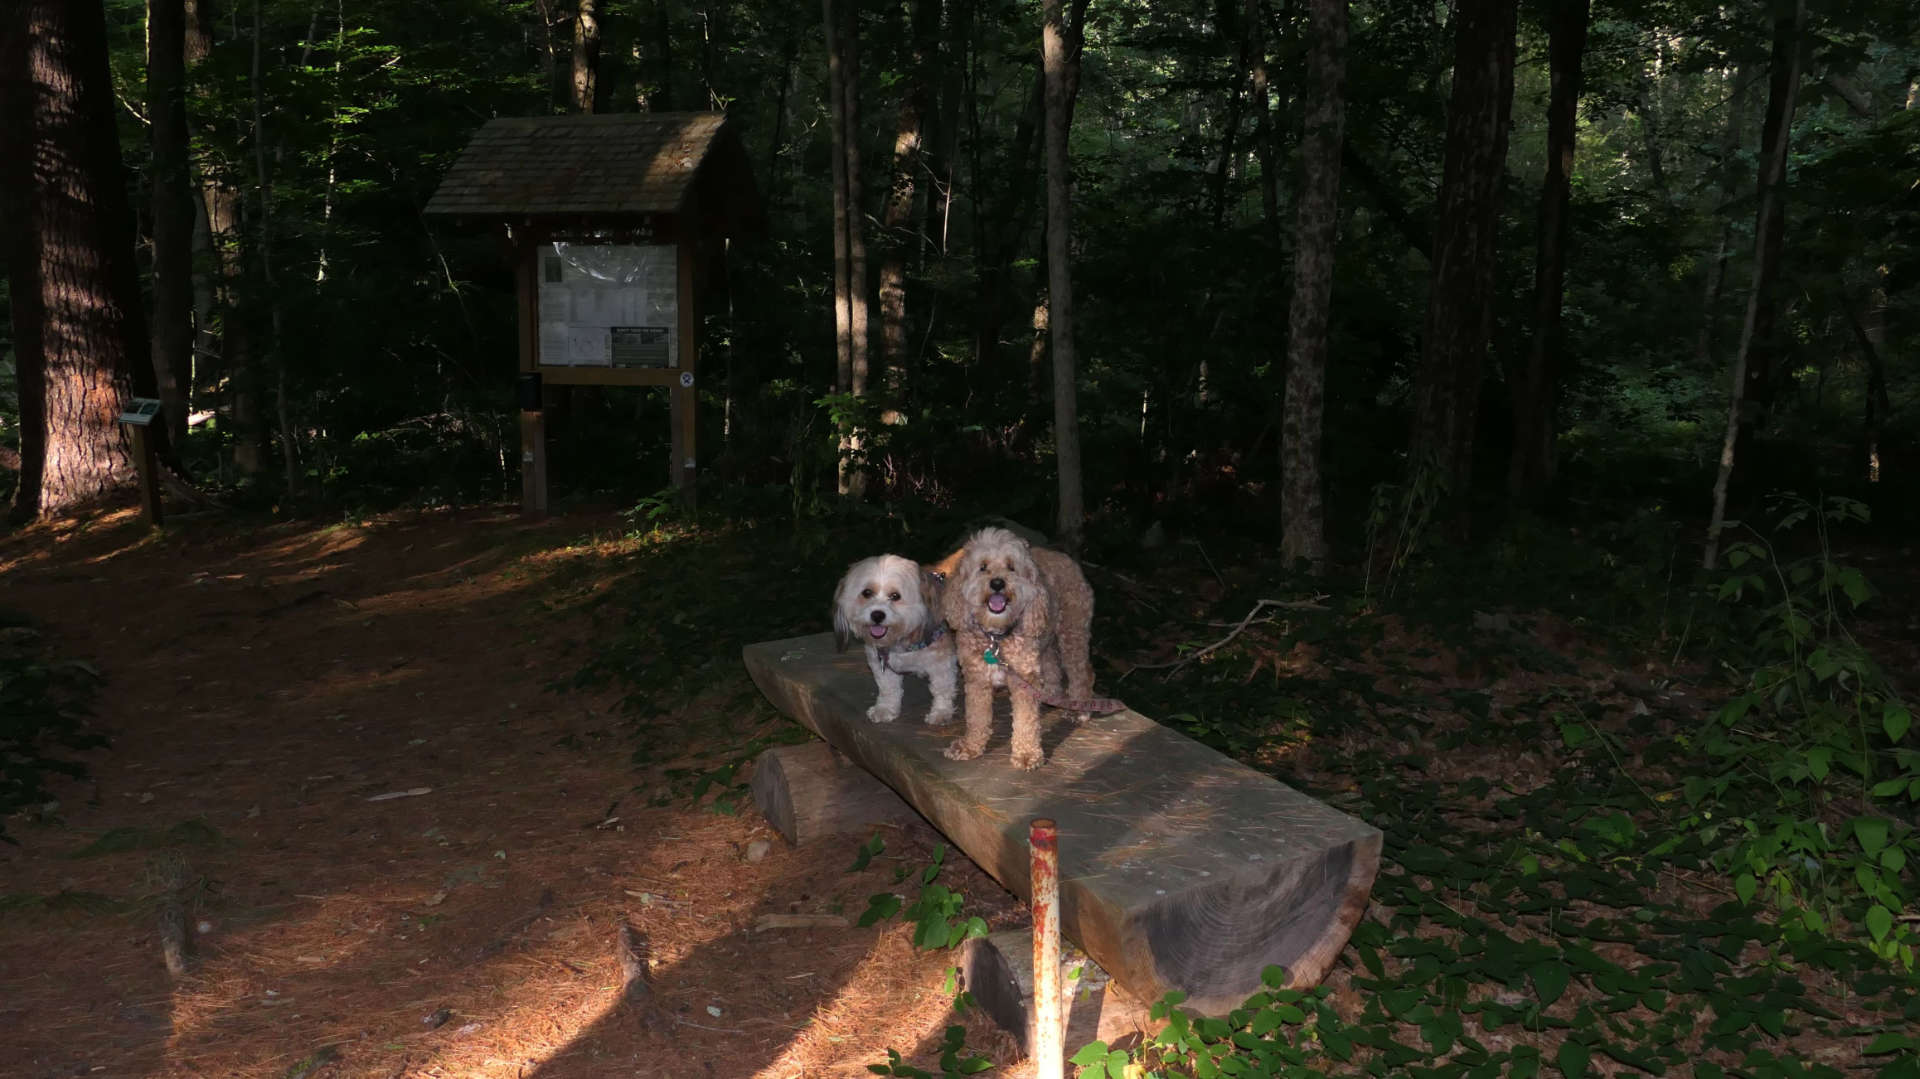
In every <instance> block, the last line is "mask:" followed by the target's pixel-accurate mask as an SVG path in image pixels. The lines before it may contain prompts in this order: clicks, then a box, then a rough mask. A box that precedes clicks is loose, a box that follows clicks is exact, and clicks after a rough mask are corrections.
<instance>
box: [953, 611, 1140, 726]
mask: <svg viewBox="0 0 1920 1079" xmlns="http://www.w3.org/2000/svg"><path fill="white" fill-rule="evenodd" d="M974 628H975V629H978V630H980V632H981V633H983V634H985V635H986V638H987V650H986V651H985V652H984V653H982V654H981V657H980V658H981V659H984V660H986V662H987V666H989V667H999V668H1001V669H1003V670H1005V671H1006V672H1007V683H1008V685H1010V686H1018V687H1019V688H1021V689H1024V690H1026V691H1027V692H1028V693H1031V694H1032V695H1033V696H1035V697H1037V698H1039V700H1040V703H1042V704H1045V705H1049V706H1051V707H1054V708H1059V709H1062V710H1064V711H1068V712H1086V713H1088V714H1090V715H1096V716H1106V715H1112V714H1113V713H1115V712H1124V711H1126V710H1127V706H1126V704H1125V703H1124V702H1122V701H1119V700H1116V699H1114V698H1112V697H1087V698H1084V699H1076V698H1073V697H1063V696H1060V695H1059V694H1048V693H1042V692H1040V690H1039V688H1038V687H1037V686H1035V685H1034V684H1033V683H1031V682H1028V681H1027V680H1026V679H1024V678H1022V677H1020V676H1019V675H1018V674H1016V673H1014V670H1013V667H1012V665H1011V664H1005V663H1001V662H1000V638H1002V637H1004V636H1006V634H1004V633H993V632H990V631H988V630H986V629H983V628H981V626H980V624H979V623H977V622H976V623H974Z"/></svg>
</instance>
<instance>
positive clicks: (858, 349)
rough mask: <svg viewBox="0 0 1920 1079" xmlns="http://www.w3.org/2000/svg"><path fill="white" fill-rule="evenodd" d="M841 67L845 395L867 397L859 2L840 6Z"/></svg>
mask: <svg viewBox="0 0 1920 1079" xmlns="http://www.w3.org/2000/svg"><path fill="white" fill-rule="evenodd" d="M839 13H840V65H841V68H842V69H843V71H844V77H843V78H842V79H841V81H840V91H841V93H842V94H843V95H845V105H844V106H843V108H844V110H845V125H846V139H845V141H844V143H843V148H844V150H845V153H846V155H847V311H848V316H849V319H850V324H849V326H848V330H847V344H848V351H849V353H850V358H851V360H852V364H853V370H852V372H851V374H852V377H851V379H850V381H849V382H848V384H847V388H848V391H849V392H850V393H852V394H854V395H855V396H856V397H858V396H864V395H865V394H866V392H867V376H868V373H869V367H868V358H867V342H868V337H869V330H870V327H871V325H872V319H871V317H870V314H869V312H868V310H867V229H866V209H865V207H866V188H865V186H864V182H863V181H864V176H863V175H862V165H861V163H860V0H840V7H839Z"/></svg>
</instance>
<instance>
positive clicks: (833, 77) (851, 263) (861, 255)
mask: <svg viewBox="0 0 1920 1079" xmlns="http://www.w3.org/2000/svg"><path fill="white" fill-rule="evenodd" d="M858 3H859V0H821V18H822V22H823V24H824V27H825V31H826V35H827V85H828V94H829V96H830V97H831V98H832V101H830V102H829V114H830V117H831V121H832V122H831V128H832V136H833V147H832V156H833V162H832V164H833V183H834V200H833V226H834V244H833V250H834V275H833V283H834V304H833V307H834V336H835V388H836V389H838V390H839V391H840V392H841V393H846V394H851V395H853V396H855V397H860V396H864V395H865V394H866V392H867V325H868V317H867V299H866V291H867V246H866V236H865V229H864V227H863V220H862V216H863V215H862V213H861V185H860V107H859V101H860V67H859V59H858V52H859V37H858V35H859V26H860V23H859V9H858ZM861 445H862V440H861V434H860V432H859V431H858V430H845V431H842V432H841V433H840V465H839V482H838V489H839V492H840V493H841V494H843V495H854V496H856V497H857V496H858V495H860V494H861V493H862V492H863V491H864V489H865V475H864V471H863V470H862V469H860V468H859V467H857V465H856V462H855V459H856V458H857V457H858V456H859V453H860V450H861Z"/></svg>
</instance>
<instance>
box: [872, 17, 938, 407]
mask: <svg viewBox="0 0 1920 1079" xmlns="http://www.w3.org/2000/svg"><path fill="white" fill-rule="evenodd" d="M912 23H913V25H912V36H913V54H914V59H913V71H912V73H911V74H910V75H909V80H910V81H909V84H908V86H907V89H906V93H904V94H902V95H901V98H900V116H899V122H898V124H897V130H896V132H895V134H894V139H893V185H892V187H891V188H889V189H888V191H887V202H886V207H885V209H884V210H883V211H882V213H881V218H880V228H881V233H882V236H881V242H882V245H883V246H882V249H881V256H880V367H881V373H882V379H883V382H884V384H885V386H886V388H887V394H888V396H889V397H890V398H892V399H894V400H896V401H897V400H899V398H900V395H901V392H902V391H903V389H904V388H905V386H906V383H907V366H908V363H909V357H908V345H907V337H908V334H907V252H908V251H909V250H910V249H911V248H912V246H913V241H914V235H913V226H914V212H913V211H914V207H915V205H916V200H917V199H918V198H919V192H920V186H919V182H918V181H919V173H920V170H921V169H922V168H924V167H925V166H924V159H923V155H922V153H921V148H922V139H923V136H924V135H925V125H926V116H927V110H928V103H929V99H930V98H931V97H932V89H931V85H930V84H931V82H932V79H933V77H934V71H933V53H934V50H935V48H937V47H938V46H937V41H936V38H937V36H938V33H939V29H940V0H914V4H913V16H912Z"/></svg>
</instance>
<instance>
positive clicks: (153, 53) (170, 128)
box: [147, 0, 194, 445]
mask: <svg viewBox="0 0 1920 1079" xmlns="http://www.w3.org/2000/svg"><path fill="white" fill-rule="evenodd" d="M186 39H187V13H186V5H185V2H184V0H147V117H148V119H149V121H150V123H151V126H150V127H149V129H148V135H149V138H150V144H151V146H152V153H153V166H152V172H153V342H152V353H153V374H154V378H155V381H156V382H157V383H158V385H159V388H160V402H161V406H162V409H163V411H164V414H165V416H166V424H167V433H168V434H169V435H170V436H171V438H172V441H173V443H174V444H175V445H179V444H181V443H183V442H184V441H185V440H186V437H187V410H188V408H189V394H190V390H191V384H190V379H191V377H192V371H193V219H194V212H193V188H192V185H191V183H190V182H189V178H188V175H187V89H186V75H187V69H186V47H187V40H186Z"/></svg>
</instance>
